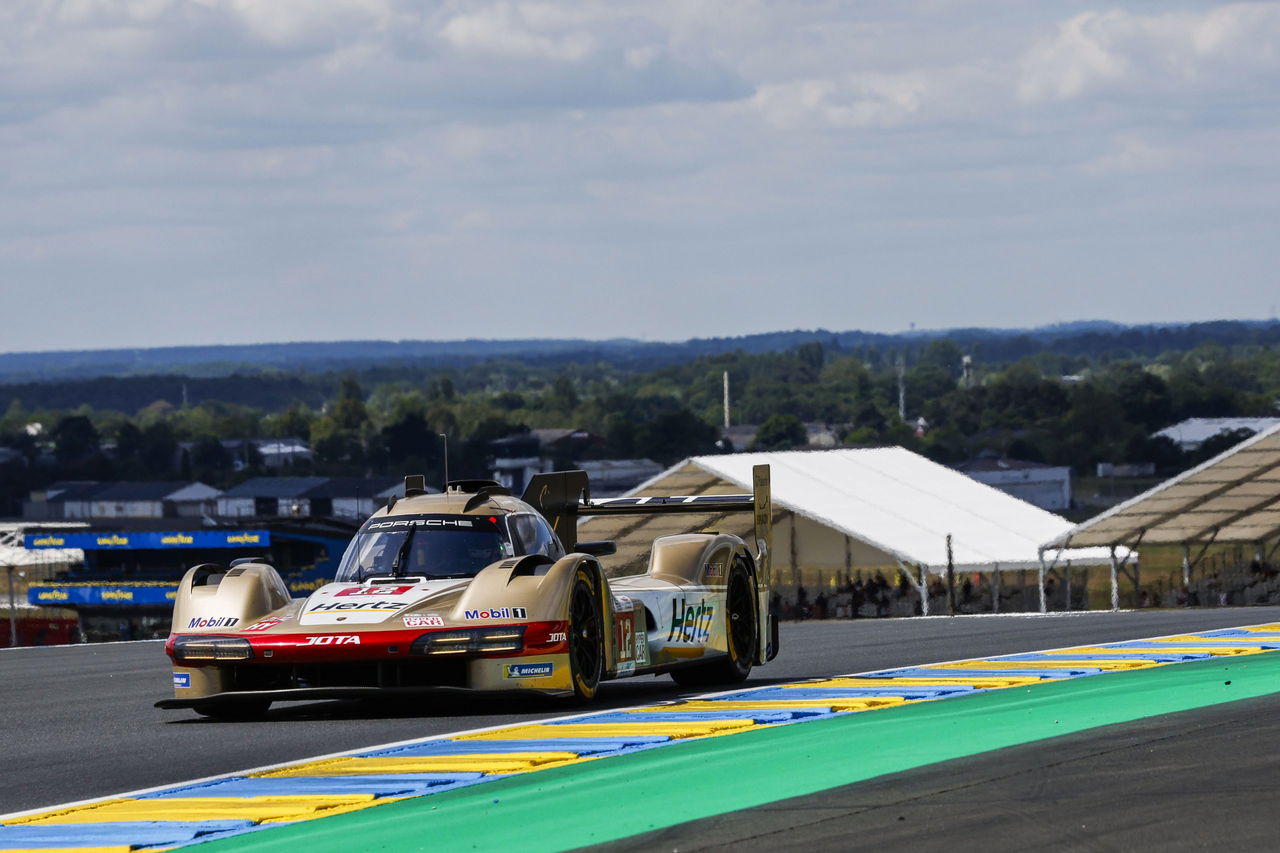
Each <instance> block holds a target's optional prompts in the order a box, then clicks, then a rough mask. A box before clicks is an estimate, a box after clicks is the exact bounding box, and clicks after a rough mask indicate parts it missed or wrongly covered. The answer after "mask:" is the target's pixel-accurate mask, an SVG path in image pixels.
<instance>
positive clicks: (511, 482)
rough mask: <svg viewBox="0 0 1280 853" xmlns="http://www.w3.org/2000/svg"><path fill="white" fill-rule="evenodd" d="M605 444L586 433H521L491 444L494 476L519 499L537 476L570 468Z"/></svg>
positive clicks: (596, 436)
mask: <svg viewBox="0 0 1280 853" xmlns="http://www.w3.org/2000/svg"><path fill="white" fill-rule="evenodd" d="M603 443H604V439H603V438H602V437H601V436H598V435H596V434H595V433H593V432H590V431H588V430H585V429H531V430H521V431H520V432H516V433H512V434H511V435H508V436H504V437H503V438H499V439H495V440H494V441H491V442H489V450H490V452H491V453H492V457H491V458H490V462H489V470H490V476H491V477H493V479H494V480H496V481H497V482H499V483H501V484H502V485H503V486H505V487H506V488H508V489H510V490H511V493H512V494H516V495H518V494H520V493H521V492H523V491H524V487H525V486H526V485H527V484H528V482H529V480H530V479H532V478H533V475H534V474H542V473H545V472H547V471H555V470H557V469H564V468H567V467H570V465H571V464H572V460H574V459H579V458H581V457H582V456H584V455H587V454H588V453H589V452H590V451H591V450H592V449H594V448H596V447H599V446H600V445H601V444H603Z"/></svg>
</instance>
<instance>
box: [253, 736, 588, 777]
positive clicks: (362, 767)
mask: <svg viewBox="0 0 1280 853" xmlns="http://www.w3.org/2000/svg"><path fill="white" fill-rule="evenodd" d="M589 760H590V759H588V758H579V757H578V755H577V753H573V752H492V753H485V752H484V750H483V748H481V745H480V744H477V749H476V752H475V754H468V755H424V756H405V757H400V758H354V757H348V758H332V759H329V760H327V761H312V762H309V763H307V764H296V765H294V766H292V767H285V768H282V769H280V770H268V771H266V772H265V773H257V774H254V775H257V776H265V777H269V778H282V777H298V776H365V775H370V774H379V775H380V774H389V775H401V774H404V773H526V772H528V771H530V770H545V769H546V768H548V767H559V766H561V765H564V764H576V763H578V762H581V761H589Z"/></svg>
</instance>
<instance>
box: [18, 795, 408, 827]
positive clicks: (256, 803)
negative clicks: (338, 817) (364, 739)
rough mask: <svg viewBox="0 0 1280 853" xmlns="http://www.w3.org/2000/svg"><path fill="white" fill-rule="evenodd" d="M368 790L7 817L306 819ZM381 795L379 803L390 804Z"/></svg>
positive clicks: (99, 806) (360, 799) (352, 805)
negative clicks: (334, 794)
mask: <svg viewBox="0 0 1280 853" xmlns="http://www.w3.org/2000/svg"><path fill="white" fill-rule="evenodd" d="M374 799H375V798H374V796H373V794H344V795H340V796H329V795H316V796H309V795H308V796H296V797H172V798H162V799H153V800H108V801H107V802H105V803H94V804H91V805H85V806H78V807H76V808H71V809H65V810H62V811H54V812H44V813H42V814H38V815H32V816H30V817H25V818H19V819H17V820H13V821H9V823H11V824H30V825H37V826H46V825H54V824H68V823H115V822H120V821H147V820H173V821H193V822H196V821H206V820H251V821H254V822H256V823H274V822H276V821H292V820H306V819H308V818H313V817H321V816H327V815H333V814H341V813H343V812H349V811H355V810H357V809H362V808H366V807H368V806H371V805H373V804H374ZM390 801H391V799H390V798H387V799H383V800H381V801H380V802H390Z"/></svg>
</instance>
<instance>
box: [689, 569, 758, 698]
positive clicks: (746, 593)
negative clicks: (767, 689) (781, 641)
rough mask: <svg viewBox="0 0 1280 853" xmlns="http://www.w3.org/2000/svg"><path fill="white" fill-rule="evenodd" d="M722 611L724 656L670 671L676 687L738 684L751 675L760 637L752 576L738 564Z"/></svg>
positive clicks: (732, 573)
mask: <svg viewBox="0 0 1280 853" xmlns="http://www.w3.org/2000/svg"><path fill="white" fill-rule="evenodd" d="M724 609H725V630H724V636H725V646H726V651H727V654H725V656H724V657H720V658H717V659H716V660H714V661H712V662H710V663H707V664H704V665H702V666H694V667H689V668H687V669H677V670H673V671H672V673H671V678H672V679H673V680H674V681H675V683H676V684H679V685H680V686H682V687H709V686H711V685H715V684H738V683H740V682H743V681H746V680H747V676H748V675H750V674H751V663H752V661H753V660H755V656H756V646H757V644H758V643H759V636H760V635H759V625H758V624H757V622H756V605H755V600H754V596H753V595H752V584H751V576H750V575H749V574H748V573H747V570H746V569H745V568H744V567H743V566H742V564H741V563H736V564H734V567H733V569H732V570H731V572H730V573H729V583H728V585H727V587H726V594H725V608H724Z"/></svg>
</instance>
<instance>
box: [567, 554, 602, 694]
mask: <svg viewBox="0 0 1280 853" xmlns="http://www.w3.org/2000/svg"><path fill="white" fill-rule="evenodd" d="M603 674H604V631H603V629H602V627H601V625H600V597H599V595H597V593H596V579H595V576H594V575H593V574H592V573H591V571H590V570H588V569H585V568H579V569H578V571H577V574H576V575H575V576H574V579H573V590H572V592H570V593H569V675H570V678H571V679H572V680H573V695H574V698H576V699H578V700H579V701H582V702H587V701H590V700H592V699H594V698H595V695H596V691H597V690H598V689H599V687H600V677H601V675H603Z"/></svg>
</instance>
